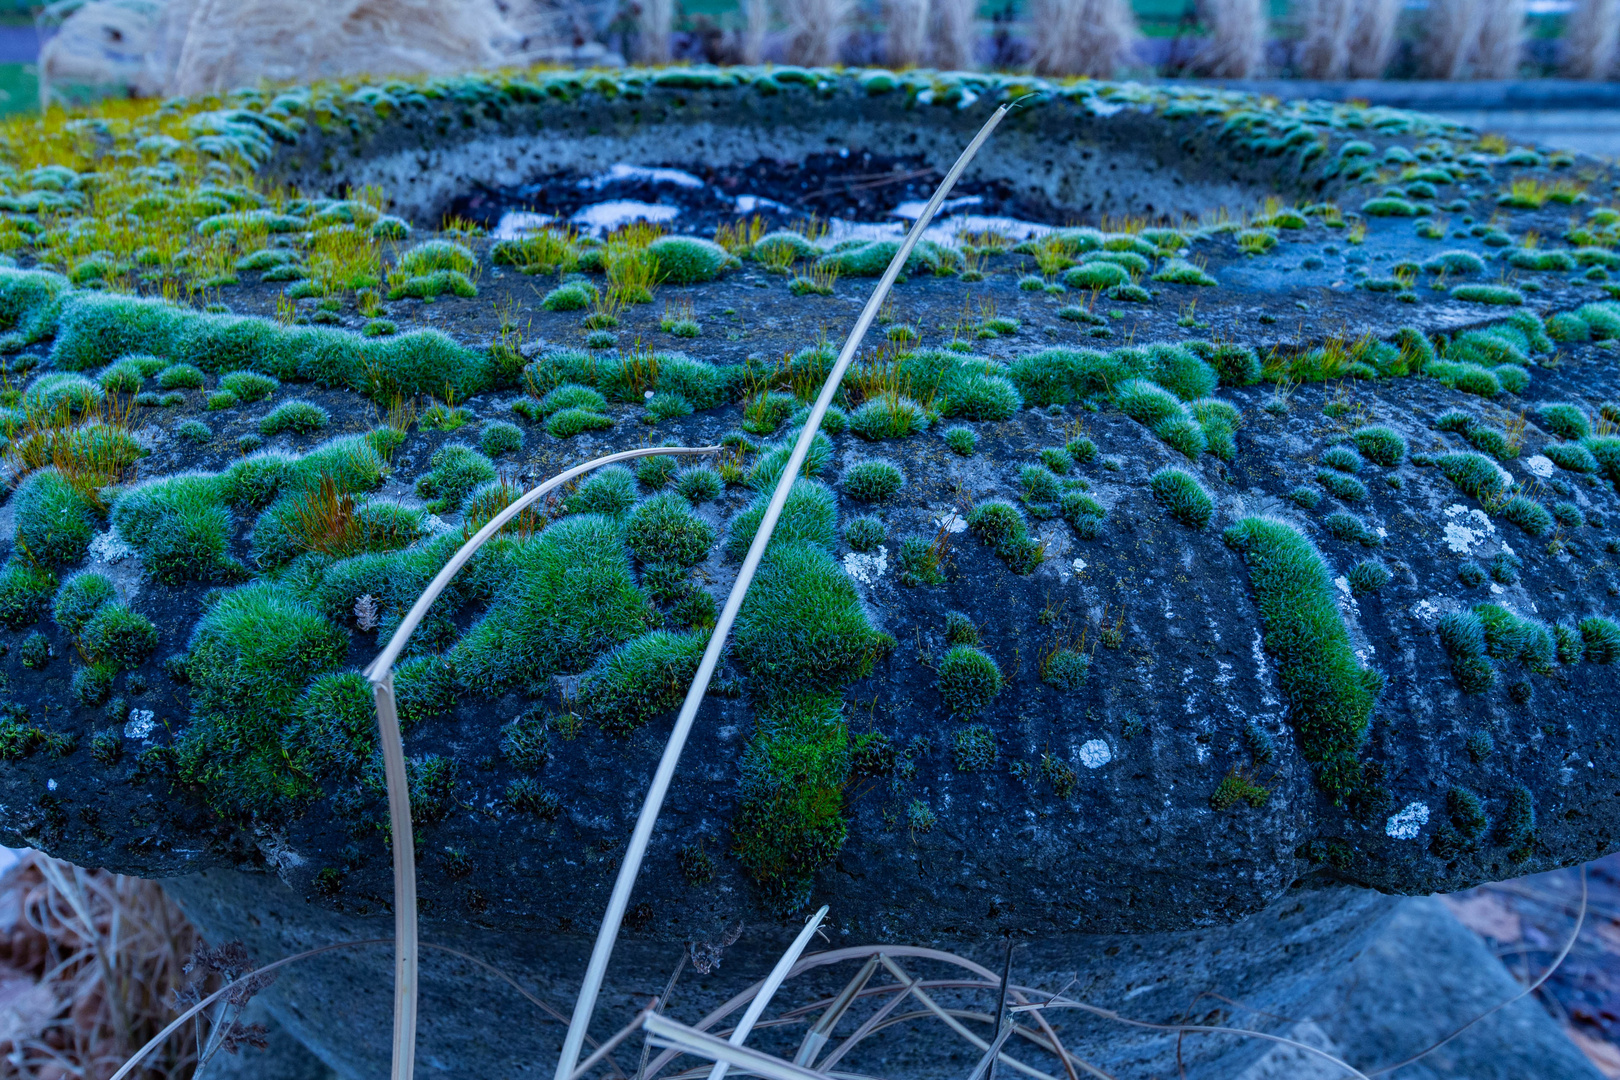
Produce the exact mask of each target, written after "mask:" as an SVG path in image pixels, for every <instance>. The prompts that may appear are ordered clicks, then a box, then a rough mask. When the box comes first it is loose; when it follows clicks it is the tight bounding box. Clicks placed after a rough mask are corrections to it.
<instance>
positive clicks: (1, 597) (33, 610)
mask: <svg viewBox="0 0 1620 1080" xmlns="http://www.w3.org/2000/svg"><path fill="white" fill-rule="evenodd" d="M55 591H56V577H55V576H54V575H53V574H52V573H51V572H50V571H49V570H47V569H45V568H44V567H43V566H35V565H34V564H32V563H29V562H24V561H23V560H21V559H15V558H14V559H11V560H9V561H8V562H7V563H6V565H5V566H4V568H0V626H5V627H7V628H9V629H12V630H19V629H21V628H22V627H24V626H27V625H28V624H29V623H31V622H34V621H35V620H36V619H38V618H39V617H40V616H41V615H43V614H44V613H45V609H46V608H48V607H50V604H51V593H53V592H55Z"/></svg>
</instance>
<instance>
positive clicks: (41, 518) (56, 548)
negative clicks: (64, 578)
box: [13, 469, 96, 566]
mask: <svg viewBox="0 0 1620 1080" xmlns="http://www.w3.org/2000/svg"><path fill="white" fill-rule="evenodd" d="M13 506H14V509H15V514H16V537H17V546H18V548H19V549H21V550H22V551H25V552H27V554H28V557H29V558H30V559H32V560H33V561H35V562H37V563H39V564H41V565H43V566H64V565H71V564H73V563H77V562H80V561H82V560H83V559H84V557H85V556H86V555H88V554H89V553H90V541H91V540H92V539H93V538H94V537H95V534H96V511H95V506H94V505H93V504H92V503H91V502H90V500H89V499H88V498H87V497H86V496H85V495H84V494H83V493H82V492H80V491H79V490H78V489H77V488H75V487H74V486H73V485H72V484H70V483H69V482H68V481H67V478H66V477H64V476H63V475H62V474H61V473H59V472H57V471H56V470H55V469H41V470H39V471H38V472H35V473H31V474H30V475H29V476H28V478H27V479H25V480H24V481H23V482H22V486H21V487H19V488H18V489H17V494H16V496H15V497H14V499H13Z"/></svg>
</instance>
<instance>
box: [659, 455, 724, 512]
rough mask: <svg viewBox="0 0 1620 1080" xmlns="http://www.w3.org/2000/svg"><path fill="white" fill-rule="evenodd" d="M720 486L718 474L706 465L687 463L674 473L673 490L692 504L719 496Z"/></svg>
mask: <svg viewBox="0 0 1620 1080" xmlns="http://www.w3.org/2000/svg"><path fill="white" fill-rule="evenodd" d="M666 460H667V459H666ZM720 488H721V483H720V474H719V473H717V472H715V471H714V470H713V469H711V468H709V466H707V465H689V466H687V467H686V468H684V469H681V470H680V471H679V472H677V473H676V474H675V490H676V491H678V492H680V494H681V496H682V497H683V498H685V499H686V501H687V502H689V503H692V504H693V505H697V504H699V503H706V502H709V501H711V500H713V499H716V498H719V496H720Z"/></svg>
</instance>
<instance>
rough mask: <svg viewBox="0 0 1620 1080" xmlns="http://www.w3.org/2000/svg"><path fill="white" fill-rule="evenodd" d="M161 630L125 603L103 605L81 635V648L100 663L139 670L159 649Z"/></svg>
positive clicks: (87, 623) (86, 624)
mask: <svg viewBox="0 0 1620 1080" xmlns="http://www.w3.org/2000/svg"><path fill="white" fill-rule="evenodd" d="M157 643H158V634H157V627H155V626H153V625H152V621H151V620H150V619H148V618H147V617H146V616H144V615H142V614H140V613H139V612H135V611H131V610H130V609H129V608H127V607H125V606H124V605H123V604H117V603H109V604H102V605H101V606H100V607H99V608H97V609H96V612H95V614H94V615H92V616H91V617H90V619H89V621H87V622H86V623H85V624H84V626H83V628H82V630H81V631H80V633H79V647H80V648H81V649H83V650H84V654H85V655H86V656H87V657H89V658H90V659H91V660H92V661H94V662H96V663H108V664H111V665H113V667H115V668H117V669H120V670H122V669H127V668H134V667H139V666H140V664H141V662H142V661H143V660H145V659H146V658H147V657H148V656H151V655H152V653H153V651H154V650H155V649H156V648H157Z"/></svg>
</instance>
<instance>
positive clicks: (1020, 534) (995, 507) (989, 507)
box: [968, 499, 1046, 574]
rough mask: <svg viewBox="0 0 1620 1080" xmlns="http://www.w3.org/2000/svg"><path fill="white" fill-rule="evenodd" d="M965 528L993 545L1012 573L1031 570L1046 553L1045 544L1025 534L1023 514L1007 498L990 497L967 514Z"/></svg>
mask: <svg viewBox="0 0 1620 1080" xmlns="http://www.w3.org/2000/svg"><path fill="white" fill-rule="evenodd" d="M968 528H970V529H972V530H973V531H974V532H975V533H977V534H978V535H979V536H980V537H982V538H983V540H984V542H985V543H987V544H989V545H990V546H991V547H992V548H994V549H995V552H996V554H997V555H999V556H1000V557H1001V559H1002V561H1003V562H1005V563H1006V564H1007V568H1008V569H1010V570H1011V571H1012V572H1013V573H1015V574H1032V573H1034V572H1035V570H1036V569H1037V568H1038V567H1039V566H1040V565H1041V562H1042V560H1043V559H1044V558H1045V557H1046V546H1045V545H1044V544H1042V543H1040V542H1039V541H1037V540H1035V539H1034V538H1033V537H1031V536H1030V535H1029V525H1028V524H1027V523H1026V522H1025V521H1024V515H1023V514H1022V513H1021V512H1019V510H1018V508H1017V507H1015V506H1013V505H1012V504H1011V503H1009V502H1004V501H1002V500H1000V499H991V500H988V501H986V502H982V503H980V504H979V505H977V506H975V507H974V508H973V509H972V511H971V512H969V514H968Z"/></svg>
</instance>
